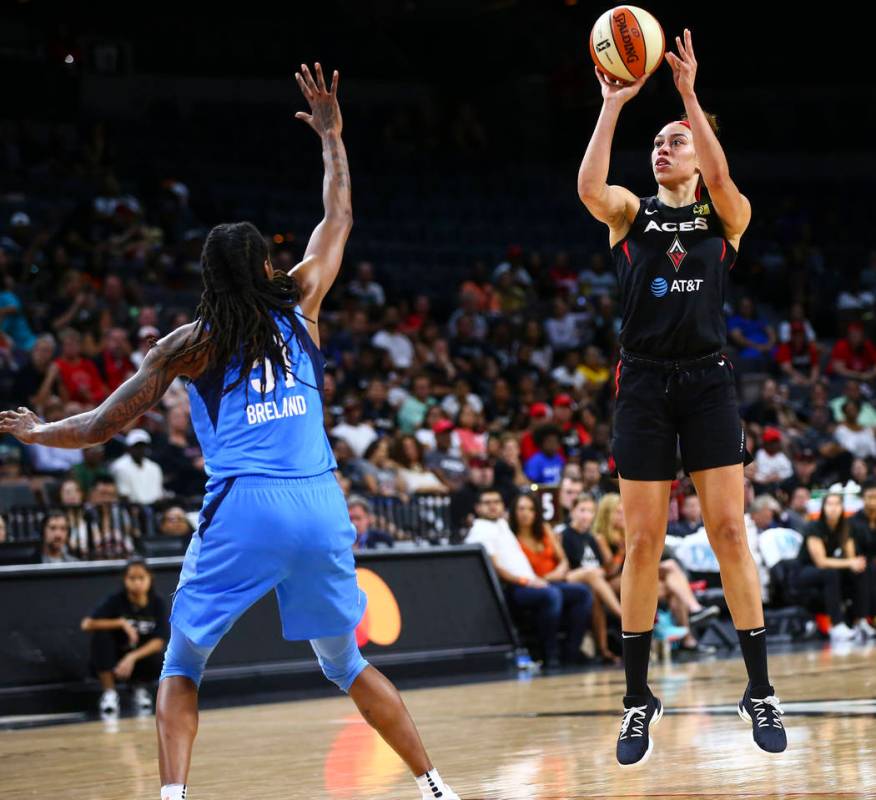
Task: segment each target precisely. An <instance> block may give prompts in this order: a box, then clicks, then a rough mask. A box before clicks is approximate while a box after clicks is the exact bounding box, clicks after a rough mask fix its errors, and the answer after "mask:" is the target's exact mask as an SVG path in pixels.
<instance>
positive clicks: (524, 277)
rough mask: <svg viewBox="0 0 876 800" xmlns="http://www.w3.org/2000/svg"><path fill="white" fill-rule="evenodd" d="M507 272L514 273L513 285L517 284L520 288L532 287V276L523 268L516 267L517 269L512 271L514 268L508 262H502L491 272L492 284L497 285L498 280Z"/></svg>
mask: <svg viewBox="0 0 876 800" xmlns="http://www.w3.org/2000/svg"><path fill="white" fill-rule="evenodd" d="M509 271H510V272H513V273H514V282H515V283H519V284H520V285H521V286H532V276H531V275H530V274H529V273H528V272H527V271H526V269H525V268H524V267H517V269H514V267H513V266H511V262H510V261H503V262H502V263H501V264H499V266H497V267H496V269H494V270H493V283H497V282H498V280H499V278H501V277H502V276H503V275H504V274H505V273H506V272H509Z"/></svg>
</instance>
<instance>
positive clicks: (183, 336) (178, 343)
mask: <svg viewBox="0 0 876 800" xmlns="http://www.w3.org/2000/svg"><path fill="white" fill-rule="evenodd" d="M203 336H204V332H203V329H202V328H201V327H200V325H199V324H198V323H197V322H189V323H187V324H185V325H180V327H179V328H176V329H175V330H173V331H171V332H170V333H168V334H167V336H164V337H162V338H161V339H159V340H158V341H156V342H155V344H153V345H152V347H151V348H150V349H149V352H148V353H147V355H146V359H145V360H144V362H143V364H144V366H146V362H147V361H149V362H151V363H152V364H154V365H155V366H157V367H160V368H161V369H167V370H169V371H170V372H172V373H173V375H174V377H175V376H178V375H180V376H184V377H186V378H193V379H194V378H197V377H198V376H200V375H201V374H202V373H203V372H204V370H205V369H206V367H207V364H208V363H209V346H208V345H207V343H206V341H204V340H203Z"/></svg>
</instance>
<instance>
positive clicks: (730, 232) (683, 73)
mask: <svg viewBox="0 0 876 800" xmlns="http://www.w3.org/2000/svg"><path fill="white" fill-rule="evenodd" d="M675 44H676V46H677V47H678V55H676V54H675V53H666V61H667V63H668V64H669V66H670V68H671V69H672V79H673V80H674V81H675V88H676V89H678V93H679V94H680V95H681V99H682V101H683V102H684V110H685V111H686V112H687V121H688V122H689V123H690V129H691V134H692V135H693V141H694V147H695V148H696V151H697V158H698V159H699V163H700V173H701V175H702V176H703V183H704V184H705V185H706V188H707V189H708V190H709V197H710V198H711V200H712V205H714V207H715V212H716V213H717V214H718V216H719V217H720V219H721V222H722V223H723V224H724V231H725V233H726V234H727V236H728V237H729V238H731V239H732V238H733V237H735V236H741V235H742V234H743V233H744V232H745V229H746V228H747V227H748V224H749V222H751V204H750V203H749V202H748V198H747V197H745V196H744V195H743V194H742V193H741V192H740V191H739V189H738V188H737V186H736V184H735V183H734V182H733V180H732V178H731V177H730V166H729V165H728V163H727V157H726V156H725V155H724V149H723V148H722V147H721V143H720V142H719V141H718V137H717V136H715V132H714V131H713V130H712V126H711V125H709V121H708V119H706V115H705V114H704V113H703V109H702V108H700V103H699V100H698V99H697V96H696V93H695V91H694V80H695V79H696V74H697V61H696V58H695V57H694V51H693V39H692V38H691V33H690V30H689V29H688V28H685V29H684V41H682V39H681V37H680V36H676V37H675Z"/></svg>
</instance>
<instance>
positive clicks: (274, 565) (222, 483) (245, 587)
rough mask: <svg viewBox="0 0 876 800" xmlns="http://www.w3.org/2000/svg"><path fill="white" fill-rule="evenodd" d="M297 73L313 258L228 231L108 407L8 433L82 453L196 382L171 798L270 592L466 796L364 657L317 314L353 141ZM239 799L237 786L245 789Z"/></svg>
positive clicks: (176, 644) (163, 746) (406, 752)
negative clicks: (210, 679) (211, 692)
mask: <svg viewBox="0 0 876 800" xmlns="http://www.w3.org/2000/svg"><path fill="white" fill-rule="evenodd" d="M314 71H315V77H314V75H313V74H311V72H310V70H309V69H308V67H307V66H305V65H303V64H302V66H301V72H300V73H296V80H297V81H298V85H299V87H300V88H301V91H302V93H303V94H304V97H305V99H306V100H307V103H308V105H309V106H310V113H305V112H299V113H297V114H296V115H295V116H296V117H297V118H298V119H300V120H303V121H304V122H306V123H307V124H308V125H309V126H310V127H311V128H313V130H314V131H315V132H316V133H317V134H318V135H319V137H320V139H321V140H322V155H323V162H324V164H325V178H324V183H323V202H324V206H325V216H324V218H323V220H322V221H321V222H320V224H319V225H318V226H317V227H316V229H315V230H314V231H313V234H312V235H311V237H310V241H309V242H308V245H307V249H306V251H305V253H304V258H303V260H302V261H301V263H300V264H298V265H297V266H296V267H295V268H294V269H292V270H291V271H290V272H289V273H288V274H285V273H283V272H275V271H274V269H273V267H272V265H271V260H270V254H269V252H268V248H267V245H266V244H265V239H264V237H263V236H262V235H261V233H259V231H258V230H257V228H256V227H255V226H254V225H252V224H251V223H249V222H238V223H233V224H223V225H217V226H216V227H215V228H213V230H211V231H210V233H209V235H208V236H207V240H206V242H205V243H204V249H203V252H202V254H201V263H202V266H203V277H204V291H203V294H202V295H201V302H200V305H199V306H198V309H197V312H196V319H195V321H194V322H192V323H190V324H188V325H184V326H182V327H180V328H178V329H177V330H175V331H173V332H172V333H170V334H169V335H168V336H166V337H165V338H164V339H161V340H160V341H158V342H157V343H156V344H155V345H154V346H153V347H152V349H151V350H150V351H149V353H148V354H147V356H146V358H145V359H144V361H143V364H142V365H141V367H140V369H139V370H138V371H137V373H136V374H135V375H134V376H133V377H132V378H131V379H130V380H128V381H127V382H125V383H124V384H123V385H122V386H120V387H119V388H118V389H117V390H116V391H115V392H114V393H113V394H112V395H111V396H110V397H109V398H108V399H107V400H106V401H105V402H104V403H103V404H101V405H100V406H99V407H97V408H96V409H94V410H93V411H88V412H86V413H84V414H79V415H77V416H74V417H70V418H68V419H65V420H62V421H59V422H53V423H46V422H43V421H41V420H40V419H39V418H38V417H37V416H36V415H35V414H33V413H32V412H31V411H29V410H27V409H25V408H19V409H18V410H17V411H6V412H3V413H2V414H0V432H3V433H11V434H13V435H14V436H16V437H17V438H18V439H19V440H20V441H22V442H25V443H28V444H30V443H37V444H44V445H48V446H50V447H69V448H82V447H90V446H92V445H95V444H98V443H101V442H105V441H106V440H107V439H109V438H111V437H112V436H114V435H115V434H116V433H118V432H119V431H121V430H123V429H124V428H125V427H126V426H128V425H130V424H131V423H132V422H134V421H135V420H136V419H137V418H138V417H140V416H141V415H142V414H143V413H144V412H146V411H147V410H148V409H150V408H151V407H152V406H154V405H155V404H156V403H157V402H158V401H159V400H160V399H161V397H162V395H163V394H164V392H165V390H166V389H167V387H168V386H169V385H170V383H171V381H173V379H174V378H176V377H178V376H179V377H184V378H187V379H188V380H189V384H188V392H189V398H190V402H191V414H192V423H193V425H194V429H195V432H196V434H197V436H198V440H199V442H200V444H201V448H202V450H203V452H204V457H205V462H206V472H207V475H208V481H207V487H206V488H207V491H206V496H205V498H204V505H203V508H202V509H201V515H200V524H199V527H198V530H197V532H196V534H195V535H194V536H193V537H192V540H191V544H190V545H189V549H188V552H187V553H186V557H185V560H184V562H183V566H182V572H181V574H180V580H179V586H178V588H177V591H176V594H175V597H174V604H173V610H172V612H171V636H170V641H169V643H168V647H167V652H166V654H165V660H164V668H163V671H162V674H161V681H160V686H159V690H158V702H157V726H158V755H159V768H160V773H161V784H162V788H161V798H162V800H184V798H185V797H186V781H187V777H188V772H189V763H190V760H191V753H192V746H193V744H194V740H195V734H196V733H197V728H198V686H199V685H200V682H201V677H202V675H203V672H204V667H205V665H206V663H207V659H208V658H209V656H210V653H211V652H212V651H213V649H214V648H215V647H216V645H217V644H218V642H219V640H220V639H221V638H222V636H223V635H224V634H225V633H226V632H227V631H228V630H229V629H230V628H231V626H232V625H233V624H234V622H235V621H236V620H237V618H238V617H240V615H241V614H243V613H244V612H245V611H246V610H247V609H248V608H249V607H250V606H251V605H252V604H253V603H255V602H256V601H257V600H259V599H260V598H261V597H262V596H263V595H265V594H266V593H267V592H269V591H270V590H272V589H273V590H274V591H275V592H276V596H277V601H278V604H279V609H280V617H281V619H282V625H283V636H284V638H286V639H289V640H300V639H309V640H310V643H311V645H312V646H313V650H314V652H315V653H316V657H317V659H318V661H319V664H320V666H321V667H322V670H323V672H324V673H325V675H326V677H327V678H329V680H331V681H333V682H334V683H336V684H337V685H338V687H340V688H341V689H342V690H343V691H345V692H348V693H349V695H350V696H351V697H352V698H353V701H354V702H355V703H356V705H357V706H358V708H359V710H360V712H361V713H362V716H363V717H364V718H365V719H366V720H367V721H368V722H369V723H370V724H371V725H372V726H373V727H374V728H375V729H376V730H377V731H378V732H379V733H380V735H381V736H382V737H383V738H384V739H385V740H386V742H387V743H388V744H389V745H390V746H391V747H392V748H393V749H394V750H395V751H396V753H398V754H399V756H400V757H401V758H402V759H403V760H404V761H405V763H406V764H407V765H408V767H410V769H411V771H412V772H413V774H414V776H415V778H416V782H417V785H418V787H419V789H420V791H421V795H422V797H423V798H430V800H434V798H443V799H444V800H459V798H458V795H456V794H455V793H454V792H453V791H452V790H451V789H450V788H449V787H447V786H445V784H444V783H443V782H442V780H441V777H440V775H439V774H438V772H437V770H435V769H433V767H432V763H431V762H430V760H429V757H428V756H427V754H426V751H425V749H424V748H423V745H422V743H421V741H420V737H419V734H418V733H417V729H416V727H415V726H414V723H413V721H412V719H411V717H410V716H409V714H408V712H407V709H406V708H405V705H404V703H403V701H402V699H401V697H400V696H399V694H398V692H397V691H396V689H395V687H394V686H393V685H392V684H391V683H390V682H389V681H388V680H387V679H386V678H385V677H384V676H383V675H382V674H381V673H380V672H378V670H376V669H375V668H374V667H372V666H370V665H369V664H368V663H367V662H366V661H365V660H364V659H363V658H362V655H361V654H360V652H359V648H358V646H357V644H356V637H355V628H356V625H357V624H358V622H359V620H360V619H361V617H362V614H363V613H364V611H365V603H366V598H365V596H364V594H363V593H362V592H361V591H360V590H359V587H358V585H357V583H356V573H355V564H354V560H353V552H352V546H353V542H354V540H355V532H354V529H353V526H352V524H351V523H350V519H349V515H348V513H347V508H346V504H345V502H344V497H343V494H342V492H341V490H340V488H339V486H338V484H337V481H336V480H335V477H334V475H333V470H334V469H335V468H336V464H335V460H334V457H333V455H332V451H331V448H330V447H329V443H328V438H327V437H326V434H325V430H324V427H323V411H322V385H323V360H322V358H321V356H320V352H319V331H318V327H317V320H318V317H319V310H320V305H321V303H322V301H323V298H324V297H325V295H326V294H327V293H328V291H329V289H330V288H331V285H332V283H333V282H334V280H335V277H336V276H337V274H338V270H339V269H340V265H341V258H342V256H343V252H344V246H345V244H346V241H347V237H348V236H349V233H350V229H351V226H352V205H351V197H350V171H349V168H348V166H347V155H346V151H345V149H344V143H343V141H342V139H341V112H340V108H339V106H338V100H337V90H338V73H337V72H335V73H334V76H333V78H332V82H331V86H330V87H329V86H326V82H325V79H324V77H323V72H322V68H321V67H320V65H319V64H316V65H315V70H314ZM237 793H238V794H239V792H237Z"/></svg>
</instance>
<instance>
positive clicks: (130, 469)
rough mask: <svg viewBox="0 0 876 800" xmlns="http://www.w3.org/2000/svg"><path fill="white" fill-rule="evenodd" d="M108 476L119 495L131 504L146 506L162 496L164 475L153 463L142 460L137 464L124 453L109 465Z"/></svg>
mask: <svg viewBox="0 0 876 800" xmlns="http://www.w3.org/2000/svg"><path fill="white" fill-rule="evenodd" d="M110 474H111V475H112V476H113V478H114V479H115V482H116V486H117V487H118V490H119V495H120V496H121V497H125V498H127V499H128V500H130V501H131V502H132V503H142V504H143V505H148V504H149V503H154V502H156V501H157V500H160V499H161V498H162V496H163V495H164V474H163V473H162V471H161V467H159V466H158V464H156V463H155V462H154V461H152V460H151V459H148V458H144V459H143V461H142V462H141V463H139V464H138V463H137V462H136V461H134V459H133V458H131V454H130V453H125V455H123V456H122V457H121V458H117V459H116V460H115V461H113V463H112V464H110Z"/></svg>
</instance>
